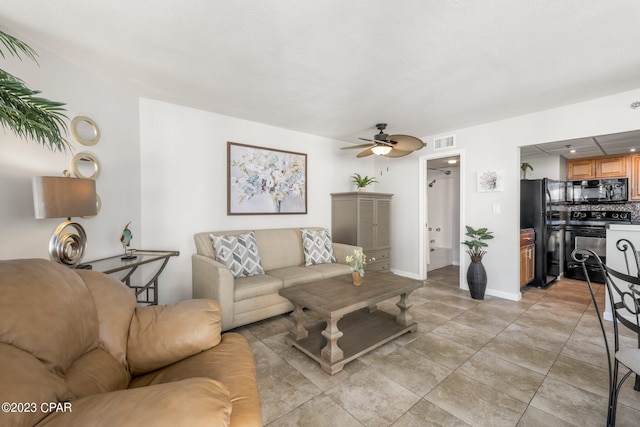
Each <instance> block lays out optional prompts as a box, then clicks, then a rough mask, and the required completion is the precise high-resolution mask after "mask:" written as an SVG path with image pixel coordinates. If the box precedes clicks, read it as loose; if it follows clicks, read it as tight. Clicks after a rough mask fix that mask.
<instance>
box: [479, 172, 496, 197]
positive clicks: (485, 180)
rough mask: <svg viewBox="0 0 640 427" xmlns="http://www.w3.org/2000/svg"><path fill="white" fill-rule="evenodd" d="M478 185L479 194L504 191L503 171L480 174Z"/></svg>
mask: <svg viewBox="0 0 640 427" xmlns="http://www.w3.org/2000/svg"><path fill="white" fill-rule="evenodd" d="M477 184H478V192H479V193H487V192H494V191H502V171H501V170H494V171H483V172H478V181H477Z"/></svg>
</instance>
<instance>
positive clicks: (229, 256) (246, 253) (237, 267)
mask: <svg viewBox="0 0 640 427" xmlns="http://www.w3.org/2000/svg"><path fill="white" fill-rule="evenodd" d="M209 236H210V237H211V241H212V242H213V247H214V249H215V250H216V259H217V260H218V261H220V262H221V263H223V264H224V265H226V266H227V268H228V269H229V270H231V273H232V274H233V277H235V278H238V277H248V276H255V275H258V274H264V269H263V268H262V264H261V262H260V253H259V252H258V245H256V235H255V233H254V232H253V231H251V232H249V233H246V234H240V235H237V236H216V235H215V234H210V235H209Z"/></svg>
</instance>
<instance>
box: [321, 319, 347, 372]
mask: <svg viewBox="0 0 640 427" xmlns="http://www.w3.org/2000/svg"><path fill="white" fill-rule="evenodd" d="M338 320H340V319H329V320H327V328H326V329H325V330H324V331H322V336H323V337H325V338H326V339H327V345H326V346H325V347H324V348H323V349H322V351H321V352H320V354H321V355H322V357H323V358H324V359H325V360H327V361H329V362H330V363H334V362H337V361H338V360H341V359H343V358H344V353H343V351H342V349H341V348H340V347H338V339H339V338H340V337H341V336H342V332H340V331H339V330H338Z"/></svg>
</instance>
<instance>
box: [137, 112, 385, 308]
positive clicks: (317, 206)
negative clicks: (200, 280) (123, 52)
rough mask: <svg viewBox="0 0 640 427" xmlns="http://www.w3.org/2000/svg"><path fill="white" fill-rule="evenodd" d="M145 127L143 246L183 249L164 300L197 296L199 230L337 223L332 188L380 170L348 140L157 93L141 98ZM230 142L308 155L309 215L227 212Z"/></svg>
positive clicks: (346, 187) (348, 187) (345, 187)
mask: <svg viewBox="0 0 640 427" xmlns="http://www.w3.org/2000/svg"><path fill="white" fill-rule="evenodd" d="M140 129H141V152H142V162H141V177H142V178H141V182H142V226H143V232H142V234H143V236H144V240H143V246H144V247H145V248H147V249H170V250H179V251H180V256H179V257H178V258H174V259H172V260H171V261H170V262H169V264H168V265H167V268H166V270H165V272H164V273H163V275H162V277H161V278H160V291H159V297H160V302H161V303H166V302H171V301H178V300H182V299H187V298H190V297H191V255H192V254H193V253H195V244H194V243H193V235H194V234H195V233H197V232H202V231H215V230H234V229H261V228H282V227H301V226H321V227H326V228H328V229H331V198H330V193H335V192H344V191H353V190H354V186H353V184H352V183H351V178H350V175H351V174H353V173H354V172H358V173H360V174H361V175H372V174H373V173H374V170H373V161H372V160H371V159H370V158H365V159H356V157H355V154H356V152H354V151H353V150H345V151H341V150H340V149H339V148H340V147H343V146H346V145H348V144H347V143H345V142H341V141H334V140H330V139H326V138H321V137H317V136H313V135H308V134H303V133H300V132H293V131H289V130H286V129H281V128H276V127H273V126H267V125H264V124H261V123H255V122H250V121H246V120H241V119H236V118H232V117H227V116H222V115H219V114H213V113H209V112H206V111H201V110H195V109H191V108H186V107H181V106H177V105H172V104H167V103H162V102H158V101H154V100H150V99H142V100H141V101H140ZM227 141H232V142H237V143H242V144H249V145H257V146H262V147H269V148H276V149H281V150H288V151H294V152H300V153H306V154H307V163H308V165H307V191H308V199H307V203H308V206H307V214H306V215H239V216H228V215H227V205H226V200H227ZM377 178H378V181H380V182H384V180H385V179H386V178H385V177H380V176H378V177H377ZM372 190H373V189H372Z"/></svg>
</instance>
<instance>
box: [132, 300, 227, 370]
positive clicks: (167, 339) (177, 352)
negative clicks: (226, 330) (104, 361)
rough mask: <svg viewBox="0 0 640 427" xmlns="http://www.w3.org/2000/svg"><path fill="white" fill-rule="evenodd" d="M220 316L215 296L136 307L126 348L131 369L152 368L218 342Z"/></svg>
mask: <svg viewBox="0 0 640 427" xmlns="http://www.w3.org/2000/svg"><path fill="white" fill-rule="evenodd" d="M221 318H222V314H221V311H220V306H219V305H218V304H217V303H216V302H215V301H213V300H205V299H195V300H186V301H180V302H178V303H175V304H169V305H154V306H147V307H136V311H135V314H134V316H133V319H132V320H131V328H130V331H129V346H128V350H127V360H128V362H129V368H130V369H131V373H132V374H133V375H139V374H142V373H145V372H150V371H153V370H154V369H158V368H161V367H163V366H167V365H169V364H171V363H174V362H177V361H178V360H181V359H184V358H185V357H189V356H192V355H194V354H196V353H199V352H201V351H204V350H207V349H209V348H211V347H214V346H216V345H218V343H219V342H220V331H221V329H222V325H221V323H220V320H221Z"/></svg>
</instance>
